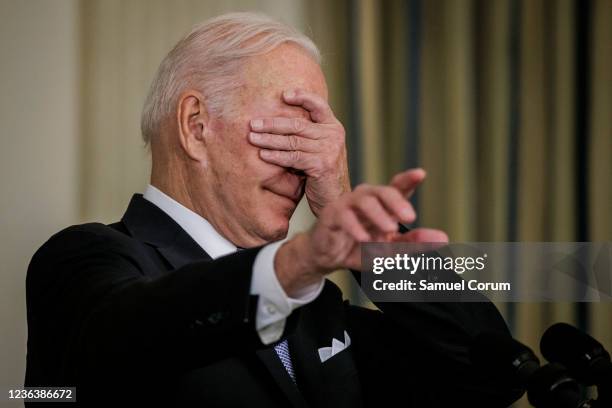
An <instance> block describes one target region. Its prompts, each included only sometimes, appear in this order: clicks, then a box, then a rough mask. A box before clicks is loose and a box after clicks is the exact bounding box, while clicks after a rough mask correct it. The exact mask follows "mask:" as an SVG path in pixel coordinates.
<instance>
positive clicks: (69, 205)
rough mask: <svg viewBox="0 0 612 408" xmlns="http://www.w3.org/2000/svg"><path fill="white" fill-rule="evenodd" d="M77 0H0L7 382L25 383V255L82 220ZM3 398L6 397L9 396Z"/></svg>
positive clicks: (1, 379)
mask: <svg viewBox="0 0 612 408" xmlns="http://www.w3.org/2000/svg"><path fill="white" fill-rule="evenodd" d="M76 5H77V4H76V2H75V1H74V0H67V1H53V2H52V1H44V0H39V1H0V56H1V57H0V58H1V59H0V78H1V80H0V137H1V140H0V191H1V193H0V231H2V235H1V236H0V260H1V262H0V268H1V269H0V271H1V272H0V274H1V275H0V276H1V283H0V299H1V306H0V333H1V334H0V336H1V337H0V338H1V343H0V367H2V369H1V370H0V386H2V388H3V389H4V387H10V386H20V385H22V384H23V376H24V372H25V350H26V324H25V296H24V295H25V293H24V286H25V281H24V279H25V273H26V268H27V264H28V261H29V259H30V257H31V256H32V254H33V252H34V250H35V249H36V248H37V247H38V246H40V245H41V244H42V243H43V242H44V241H45V240H46V239H47V238H48V237H49V236H50V235H51V234H52V233H53V232H55V231H57V230H59V229H60V228H62V227H63V226H66V225H68V224H71V223H75V222H77V221H78V207H79V205H78V155H77V152H78V141H79V139H78V92H79V90H78V72H79V67H78V64H79V49H78V40H79V39H78V35H77V34H78V21H79V20H78V12H77V11H78V9H77V7H76ZM3 392H4V391H3ZM3 404H8V403H7V402H6V398H5V396H4V395H2V397H0V406H4V405H3ZM19 405H22V404H14V406H19ZM6 406H11V405H6Z"/></svg>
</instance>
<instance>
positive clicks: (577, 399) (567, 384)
mask: <svg viewBox="0 0 612 408" xmlns="http://www.w3.org/2000/svg"><path fill="white" fill-rule="evenodd" d="M527 383H528V384H527V399H528V400H529V403H530V404H531V405H533V406H534V407H537V408H587V407H591V406H592V405H591V401H590V400H585V399H584V398H582V388H581V386H580V384H578V383H577V382H576V381H575V380H574V379H573V378H572V377H570V374H569V372H568V371H567V370H566V369H565V367H563V366H562V365H560V364H556V363H550V364H546V365H545V366H542V367H540V368H538V369H537V370H535V371H534V372H533V374H532V375H531V376H530V377H529V379H528V381H527Z"/></svg>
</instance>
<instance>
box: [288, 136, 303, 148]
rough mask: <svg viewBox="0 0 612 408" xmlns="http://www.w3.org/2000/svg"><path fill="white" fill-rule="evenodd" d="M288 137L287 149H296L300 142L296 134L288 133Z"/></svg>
mask: <svg viewBox="0 0 612 408" xmlns="http://www.w3.org/2000/svg"><path fill="white" fill-rule="evenodd" d="M287 137H288V142H289V149H290V150H298V149H299V147H300V142H299V140H298V138H297V136H295V135H289V136H287Z"/></svg>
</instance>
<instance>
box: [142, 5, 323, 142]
mask: <svg viewBox="0 0 612 408" xmlns="http://www.w3.org/2000/svg"><path fill="white" fill-rule="evenodd" d="M283 43H293V44H295V45H297V46H299V47H301V48H302V49H304V50H305V51H306V52H307V53H308V54H309V55H310V56H311V57H312V58H313V59H314V60H315V61H316V62H317V63H319V64H320V63H321V55H320V53H319V50H318V48H317V46H316V45H315V44H314V43H313V42H312V40H311V39H310V38H308V37H307V36H305V35H304V34H302V33H300V32H299V31H297V30H296V29H294V28H293V27H290V26H288V25H286V24H283V23H281V22H278V21H275V20H273V19H272V18H270V17H268V16H266V15H264V14H259V13H251V12H245V13H229V14H223V15H221V16H218V17H215V18H213V19H210V20H207V21H205V22H203V23H200V24H198V25H196V26H195V27H194V28H193V29H192V31H191V32H190V33H189V34H187V36H185V37H184V38H183V39H181V40H180V41H179V42H178V43H177V44H176V45H175V46H174V48H173V49H172V50H171V51H170V52H169V53H168V55H166V57H165V58H164V59H163V61H162V62H161V64H160V66H159V68H158V70H157V73H156V74H155V77H154V79H153V82H152V84H151V88H150V89H149V93H148V95H147V98H146V100H145V104H144V108H143V111H142V117H141V123H140V125H141V130H142V137H143V139H144V141H145V143H147V144H148V143H150V142H151V140H152V139H154V138H155V137H157V136H158V133H159V132H160V129H161V126H162V123H163V122H164V120H166V118H168V117H170V116H171V115H173V114H174V112H175V110H176V105H177V103H178V98H179V96H180V94H181V92H183V91H184V90H185V89H188V88H194V89H198V90H200V91H201V92H202V94H203V95H204V98H205V103H206V107H207V110H208V112H209V113H210V114H215V115H218V116H223V115H224V114H226V113H227V109H229V108H230V107H231V102H230V100H229V99H228V98H230V97H231V96H233V91H234V90H236V89H237V88H239V87H240V86H241V85H242V84H241V82H240V78H239V74H240V72H241V67H242V66H243V65H244V62H245V59H246V58H249V57H252V56H256V55H262V54H266V53H268V52H270V51H272V50H273V49H275V48H276V47H278V46H279V45H281V44H283Z"/></svg>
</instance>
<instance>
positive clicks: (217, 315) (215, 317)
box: [206, 312, 223, 324]
mask: <svg viewBox="0 0 612 408" xmlns="http://www.w3.org/2000/svg"><path fill="white" fill-rule="evenodd" d="M221 319H223V313H222V312H214V313H211V314H210V315H208V318H207V319H206V320H207V321H208V323H210V324H217V323H219V322H220V321H221Z"/></svg>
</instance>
